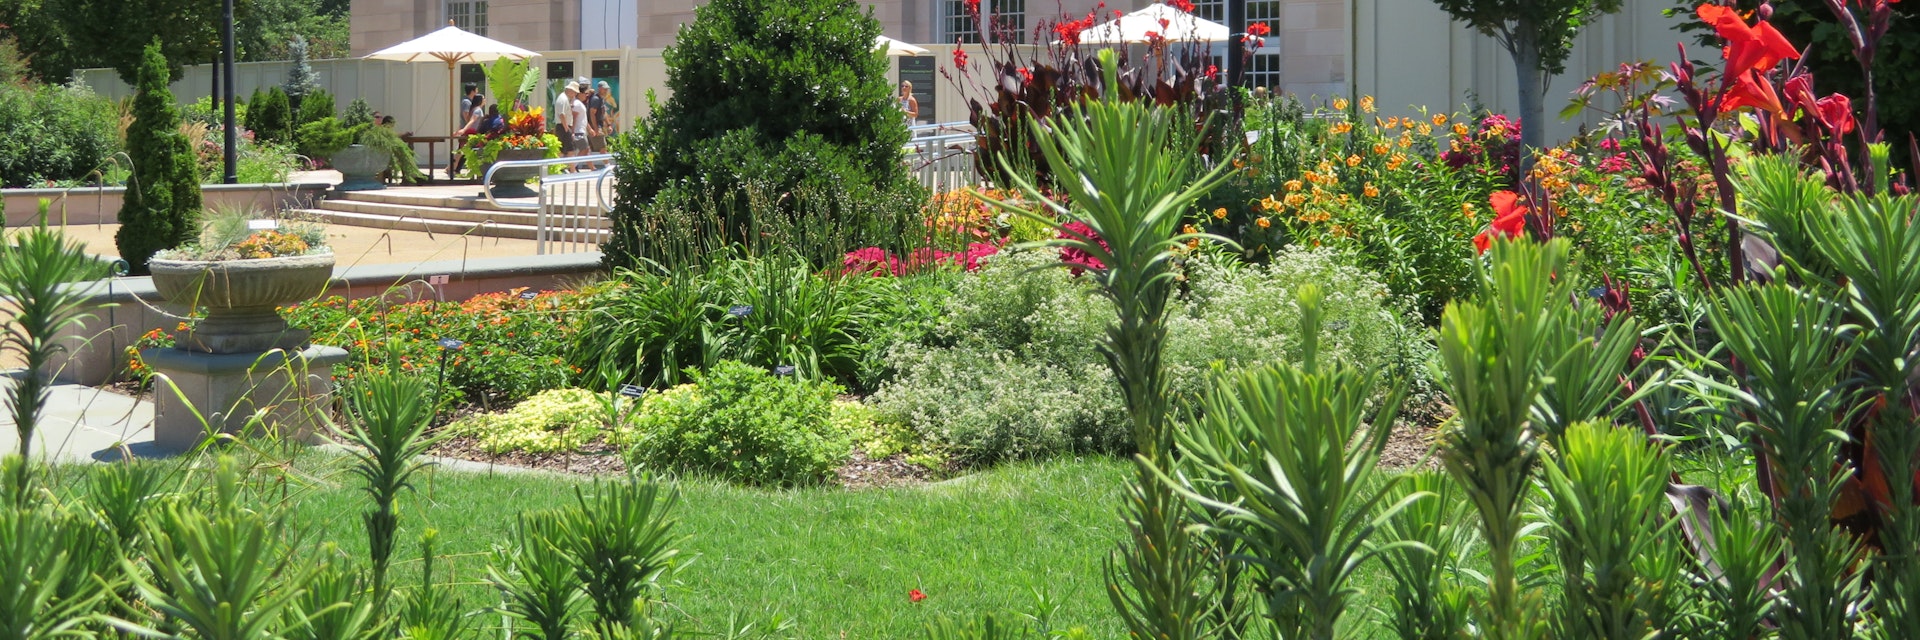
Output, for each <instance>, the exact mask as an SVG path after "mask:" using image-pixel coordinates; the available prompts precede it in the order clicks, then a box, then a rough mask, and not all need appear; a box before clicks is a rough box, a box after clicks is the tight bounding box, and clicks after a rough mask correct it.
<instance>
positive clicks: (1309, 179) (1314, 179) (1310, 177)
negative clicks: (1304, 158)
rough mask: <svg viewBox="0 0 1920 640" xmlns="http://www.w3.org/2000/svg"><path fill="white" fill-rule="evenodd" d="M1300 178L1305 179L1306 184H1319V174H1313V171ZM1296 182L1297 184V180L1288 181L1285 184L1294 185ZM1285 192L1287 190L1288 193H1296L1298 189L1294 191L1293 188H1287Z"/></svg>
mask: <svg viewBox="0 0 1920 640" xmlns="http://www.w3.org/2000/svg"><path fill="white" fill-rule="evenodd" d="M1300 177H1301V178H1305V179H1306V181H1307V182H1319V181H1320V174H1319V173H1316V172H1313V171H1308V172H1306V173H1305V174H1302V175H1301V176H1300ZM1296 182H1299V180H1291V181H1288V182H1287V184H1294V183H1296ZM1287 190H1288V191H1298V190H1299V189H1295V188H1292V187H1288V188H1287Z"/></svg>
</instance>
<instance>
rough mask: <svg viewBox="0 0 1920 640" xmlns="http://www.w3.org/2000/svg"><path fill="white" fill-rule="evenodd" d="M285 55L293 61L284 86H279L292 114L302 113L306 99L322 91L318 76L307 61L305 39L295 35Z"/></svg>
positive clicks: (311, 64) (288, 69)
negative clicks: (302, 106) (284, 93)
mask: <svg viewBox="0 0 1920 640" xmlns="http://www.w3.org/2000/svg"><path fill="white" fill-rule="evenodd" d="M287 55H288V56H289V58H290V59H291V60H292V61H293V65H292V66H290V67H288V68H287V82H286V84H282V85H280V86H281V89H282V90H284V91H285V92H286V94H287V100H288V101H289V104H290V105H291V106H292V107H293V112H294V113H304V112H303V111H301V105H303V104H304V103H305V102H304V101H305V100H306V97H307V96H310V95H313V93H314V92H316V91H322V90H323V89H321V88H320V74H319V73H316V72H315V71H314V70H313V63H311V62H308V61H307V39H306V37H304V36H301V35H298V34H295V35H294V36H293V41H292V42H290V43H288V44H287ZM302 122H304V121H302Z"/></svg>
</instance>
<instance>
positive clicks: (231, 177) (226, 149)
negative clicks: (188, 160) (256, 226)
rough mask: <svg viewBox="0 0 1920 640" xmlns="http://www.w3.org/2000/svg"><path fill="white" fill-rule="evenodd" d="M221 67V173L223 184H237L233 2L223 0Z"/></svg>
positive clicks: (237, 143) (237, 139) (238, 163)
mask: <svg viewBox="0 0 1920 640" xmlns="http://www.w3.org/2000/svg"><path fill="white" fill-rule="evenodd" d="M220 66H221V67H224V68H223V69H222V71H225V72H226V73H222V74H217V75H220V76H221V78H220V80H221V82H222V83H224V84H222V86H221V87H220V94H221V97H222V98H224V100H223V102H222V105H223V106H224V107H225V109H226V112H225V114H224V115H223V116H222V119H221V123H222V124H223V125H224V126H222V127H221V131H222V133H223V134H225V136H226V139H225V141H224V142H225V144H224V145H223V146H222V153H221V155H222V156H225V157H224V158H222V160H223V161H224V162H225V163H226V164H225V166H224V171H223V172H222V173H221V182H225V183H227V184H235V183H238V182H240V155H239V144H240V132H239V127H237V126H235V124H234V122H233V0H223V1H222V2H221V6H220Z"/></svg>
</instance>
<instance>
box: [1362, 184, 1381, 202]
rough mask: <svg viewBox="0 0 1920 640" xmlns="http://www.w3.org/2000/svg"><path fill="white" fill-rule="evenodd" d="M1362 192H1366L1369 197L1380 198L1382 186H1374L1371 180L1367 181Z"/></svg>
mask: <svg viewBox="0 0 1920 640" xmlns="http://www.w3.org/2000/svg"><path fill="white" fill-rule="evenodd" d="M1361 193H1364V194H1366V196H1367V197H1369V198H1378V197H1380V187H1376V186H1373V183H1371V182H1369V183H1367V187H1366V189H1365V190H1364V191H1361Z"/></svg>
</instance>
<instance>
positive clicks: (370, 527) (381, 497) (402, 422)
mask: <svg viewBox="0 0 1920 640" xmlns="http://www.w3.org/2000/svg"><path fill="white" fill-rule="evenodd" d="M342 394H343V395H344V396H345V398H346V406H347V412H346V424H345V426H344V427H342V426H338V425H335V426H333V427H332V429H331V430H332V431H333V432H334V437H336V438H337V439H339V440H340V441H341V442H342V443H344V444H346V445H348V446H349V447H351V448H350V451H351V452H352V456H353V460H354V464H353V466H352V467H351V470H352V472H353V474H354V475H356V476H359V477H360V479H361V480H363V481H365V482H366V486H365V487H363V489H364V490H365V491H366V492H367V496H368V497H369V498H372V499H373V509H372V510H370V511H368V512H367V513H366V514H365V515H364V516H363V518H364V520H365V521H366V526H367V553H368V555H369V556H370V557H371V559H372V567H373V570H372V574H373V575H372V580H373V584H372V589H373V594H374V597H375V598H376V599H378V600H381V601H384V600H385V598H386V595H387V591H388V588H387V587H388V585H387V568H388V566H389V564H390V563H391V560H392V557H393V549H394V538H395V536H396V535H397V534H398V532H399V528H400V516H399V514H398V512H396V511H395V510H394V507H393V503H394V501H395V500H397V499H399V497H400V493H401V492H402V491H406V490H407V489H410V488H412V486H413V477H414V474H416V473H419V471H420V470H421V469H423V468H425V467H426V466H427V463H425V462H422V461H421V460H420V456H421V455H423V454H425V453H426V452H427V450H428V449H430V448H432V446H433V443H434V441H435V440H436V439H437V438H435V437H430V436H428V435H427V426H428V425H430V424H432V423H433V416H434V411H435V408H436V407H435V403H434V402H433V395H432V384H431V383H430V382H429V381H428V380H427V379H426V378H425V377H422V376H416V375H405V374H402V373H400V372H398V371H391V370H381V369H373V370H369V371H367V372H366V373H365V374H363V375H361V376H360V377H359V378H358V379H356V380H355V381H354V382H352V383H351V384H348V385H346V386H345V388H344V389H343V390H342Z"/></svg>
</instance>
